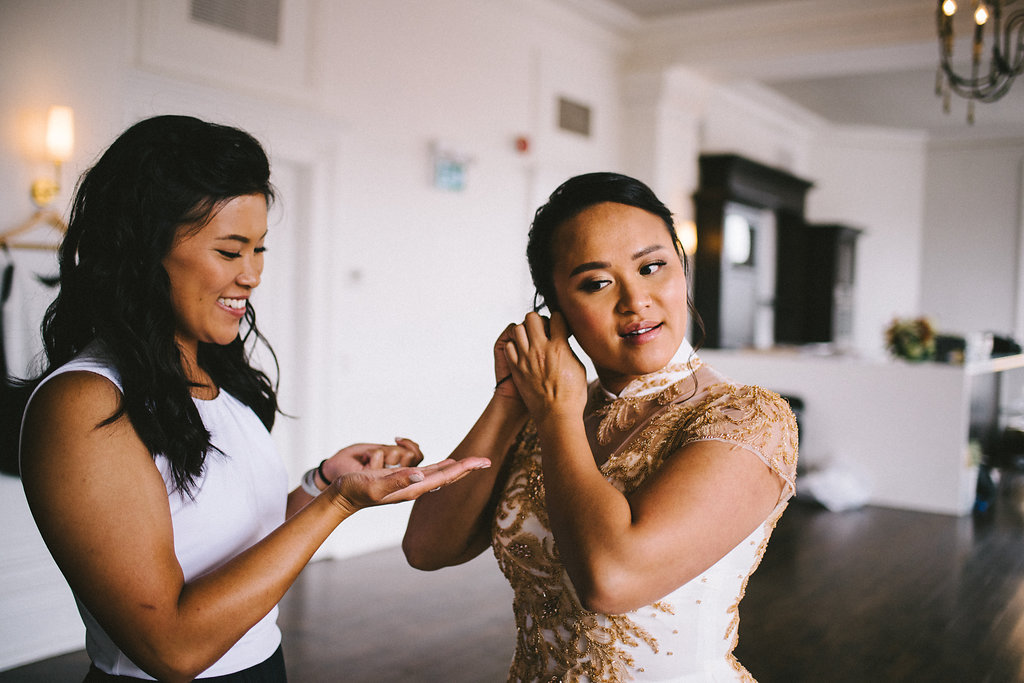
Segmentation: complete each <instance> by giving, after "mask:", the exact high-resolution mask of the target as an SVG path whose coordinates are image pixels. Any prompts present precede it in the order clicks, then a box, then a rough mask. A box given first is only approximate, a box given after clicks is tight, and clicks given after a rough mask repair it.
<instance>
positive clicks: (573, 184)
mask: <svg viewBox="0 0 1024 683" xmlns="http://www.w3.org/2000/svg"><path fill="white" fill-rule="evenodd" d="M604 202H614V203H616V204H625V205H627V206H635V207H636V208H638V209H643V210H644V211H647V212H648V213H652V214H654V215H655V216H657V217H658V218H660V219H661V220H662V222H663V223H665V229H666V230H668V234H669V236H670V237H671V238H672V245H673V247H674V248H675V250H676V254H678V255H679V259H680V260H681V261H682V263H683V273H684V274H685V275H686V281H687V283H689V282H690V264H689V260H688V259H687V258H686V256H685V254H683V248H682V246H681V245H680V243H679V237H678V235H677V234H676V226H675V222H674V221H673V220H672V212H671V211H670V210H669V209H668V207H667V206H665V204H664V203H663V202H662V201H661V200H660V199H658V197H657V196H656V195H655V194H654V192H653V191H652V190H651V188H649V187H648V186H647V185H645V184H644V183H642V182H640V181H639V180H637V179H636V178H630V177H629V176H626V175H622V174H619V173H608V172H598V173H586V174H584V175H578V176H575V177H573V178H569V180H567V181H565V182H564V183H562V184H561V185H560V186H559V187H558V188H557V189H556V190H555V191H554V192H552V193H551V196H550V197H549V198H548V201H547V203H545V204H543V205H542V206H541V207H540V208H539V209H537V212H536V213H535V214H534V217H533V224H532V225H531V226H530V235H529V239H528V241H527V244H526V260H527V262H528V263H529V265H530V277H531V278H532V279H533V286H534V287H535V288H536V293H535V294H534V297H533V308H534V310H535V311H540V310H541V309H542V308H544V307H545V306H546V307H547V308H548V309H549V310H555V311H557V310H558V297H557V296H556V294H555V284H554V280H553V273H554V268H555V258H556V257H557V254H555V253H554V244H555V237H556V234H557V232H558V228H559V227H561V226H562V225H564V224H565V223H566V222H567V221H569V220H571V219H573V218H575V217H576V216H578V215H579V214H580V213H581V212H582V211H583V210H584V209H586V208H589V207H591V206H594V205H595V204H601V203H604ZM686 308H687V310H688V311H689V313H690V320H691V321H692V323H693V329H694V336H695V337H696V338H695V339H694V343H693V346H694V348H699V347H700V344H701V342H702V341H703V340H704V336H705V332H704V321H703V320H702V319H701V317H700V314H699V313H698V312H697V308H696V307H695V306H694V304H693V297H692V296H691V295H690V292H689V290H687V293H686Z"/></svg>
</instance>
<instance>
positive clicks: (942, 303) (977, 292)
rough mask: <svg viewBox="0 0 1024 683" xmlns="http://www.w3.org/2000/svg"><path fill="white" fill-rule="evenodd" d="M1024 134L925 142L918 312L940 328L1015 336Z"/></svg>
mask: <svg viewBox="0 0 1024 683" xmlns="http://www.w3.org/2000/svg"><path fill="white" fill-rule="evenodd" d="M1022 163H1024V140H997V141H992V142H989V143H974V144H972V145H966V144H963V143H959V144H957V143H948V142H947V143H942V144H938V143H933V144H931V145H930V146H929V153H928V173H927V176H926V184H925V190H926V195H925V196H926V201H925V212H924V228H923V239H922V242H921V244H922V252H921V253H922V256H921V259H922V266H923V276H922V279H921V310H922V311H924V312H927V313H930V314H932V315H934V316H935V317H936V319H937V322H938V324H939V326H940V328H941V329H943V330H945V331H948V332H952V333H956V334H968V333H970V332H975V331H986V330H987V331H992V332H996V333H999V334H1016V335H1019V334H1021V333H1022V332H1024V330H1022V329H1021V328H1020V327H1019V326H1020V325H1021V324H1022V323H1024V321H1022V320H1017V319H1016V317H1017V316H1016V306H1018V305H1019V303H1020V301H1019V298H1020V296H1021V289H1020V284H1021V283H1020V282H1019V281H1018V277H1019V275H1018V269H1019V267H1020V266H1019V259H1020V251H1019V250H1020V230H1021V215H1020V206H1021V204H1020V198H1021V189H1022V186H1021V165H1022Z"/></svg>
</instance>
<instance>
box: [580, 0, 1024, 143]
mask: <svg viewBox="0 0 1024 683" xmlns="http://www.w3.org/2000/svg"><path fill="white" fill-rule="evenodd" d="M569 4H570V5H572V6H574V7H575V8H576V9H577V10H581V11H584V12H590V11H596V10H597V8H598V7H599V6H603V10H604V11H603V12H602V13H601V14H600V15H599V16H598V15H597V14H596V13H593V14H592V16H595V17H598V18H600V19H601V20H603V21H605V22H606V23H612V24H614V26H615V28H617V29H619V30H623V31H626V32H627V33H632V34H634V36H635V38H636V39H637V44H638V45H641V46H642V47H641V48H640V50H641V55H640V56H639V57H638V60H639V62H640V65H641V66H651V65H655V66H659V67H667V66H672V65H681V66H686V67H688V68H693V69H695V70H697V71H700V72H704V73H707V74H709V75H712V76H713V77H714V78H716V79H718V80H723V81H727V82H737V83H743V82H754V83H757V84H760V85H762V86H767V87H769V88H770V89H772V90H773V91H775V92H777V93H779V94H781V95H782V96H784V97H786V98H788V99H790V100H792V101H794V102H796V103H797V104H799V105H801V106H803V107H805V108H807V109H809V110H811V111H812V112H814V113H816V114H818V115H820V116H822V117H824V118H825V119H827V120H829V121H832V122H835V123H839V124H845V125H853V126H871V127H883V128H895V129H905V130H912V131H923V132H925V133H927V134H928V135H930V136H931V137H933V138H979V137H982V138H1003V137H1024V77H1022V78H1021V79H1020V81H1021V82H1019V83H1016V84H1015V85H1014V87H1013V88H1012V89H1011V91H1010V92H1009V93H1008V94H1007V95H1006V96H1005V97H1004V98H1003V99H1002V100H1000V101H998V102H994V103H989V104H984V103H978V104H976V105H975V107H976V109H975V124H974V125H973V126H970V125H968V124H967V122H966V111H967V104H966V101H965V100H963V99H960V98H958V97H957V96H956V95H953V96H952V99H951V111H950V113H949V114H944V113H943V111H942V101H941V98H939V97H937V96H936V94H935V81H936V71H937V66H938V41H937V37H936V28H935V12H936V5H935V0H569ZM961 4H966V0H965V2H964V3H961ZM612 15H614V16H612ZM726 26H730V27H734V28H731V29H726V28H725V27H726ZM963 28H966V27H963ZM958 30H959V31H960V34H959V35H963V34H964V33H965V31H964V30H961V27H960V26H959V25H958ZM968 50H969V48H968V47H966V46H964V47H960V46H959V45H958V48H957V53H958V54H960V55H964V54H966V53H967V52H968Z"/></svg>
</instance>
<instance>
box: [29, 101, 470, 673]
mask: <svg viewBox="0 0 1024 683" xmlns="http://www.w3.org/2000/svg"><path fill="white" fill-rule="evenodd" d="M269 174H270V169H269V163H268V160H267V157H266V154H265V153H264V151H263V149H262V147H261V146H260V145H259V143H258V142H257V141H256V140H255V139H253V138H252V137H251V136H250V135H248V134H247V133H245V132H243V131H240V130H237V129H234V128H230V127H226V126H220V125H215V124H211V123H207V122H203V121H200V120H198V119H194V118H190V117H184V116H159V117H155V118H151V119H147V120H144V121H141V122H139V123H137V124H135V125H134V126H132V127H131V128H129V129H128V130H127V131H125V132H124V133H123V134H122V135H121V136H120V137H119V138H118V139H117V140H116V141H115V142H114V143H113V144H112V145H111V146H110V148H109V149H108V150H107V151H106V152H105V153H104V154H103V155H102V157H101V158H100V159H99V161H98V162H97V163H96V165H95V166H94V167H93V168H92V169H90V170H89V171H88V172H87V173H86V174H85V175H84V176H83V178H82V180H81V182H80V185H79V187H78V190H77V192H76V197H75V201H74V205H73V207H72V211H71V217H70V222H69V229H68V233H67V236H66V238H65V240H64V242H63V244H62V245H61V248H60V267H61V275H60V276H61V288H60V293H59V295H58V297H57V299H56V300H55V301H54V303H53V305H52V306H51V307H50V309H49V311H48V312H47V316H46V319H45V322H44V326H43V336H44V344H45V348H46V353H47V360H48V367H47V369H46V371H45V372H44V373H43V375H42V380H41V381H39V382H38V386H37V387H36V389H35V392H34V394H33V396H32V398H31V399H30V400H29V403H28V406H27V409H26V412H25V417H24V421H23V427H22V434H21V451H20V457H21V469H22V479H23V482H24V487H25V492H26V495H27V497H28V501H29V505H30V506H31V509H32V513H33V515H34V517H35V519H36V523H37V524H38V526H39V529H40V532H41V533H42V536H43V539H44V540H45V541H46V543H47V546H48V547H49V549H50V552H51V553H52V554H53V557H54V559H55V560H56V562H57V565H58V566H59V567H60V569H61V571H62V572H63V573H64V575H65V577H66V578H67V580H68V583H69V584H70V586H71V588H72V590H73V592H74V594H75V597H76V599H77V601H78V603H79V606H80V611H81V614H82V618H83V621H84V622H85V624H86V627H87V635H86V647H87V650H88V652H89V655H90V658H91V659H92V663H93V665H92V667H91V669H90V671H89V673H88V674H87V676H86V680H88V681H103V680H114V677H118V678H117V680H125V678H123V677H129V678H136V679H158V680H167V681H188V680H192V679H194V678H197V677H198V678H204V677H218V678H217V680H229V681H283V680H286V678H285V671H284V664H283V657H282V654H281V651H280V640H281V636H280V631H279V630H278V628H277V624H276V605H277V603H278V601H279V600H280V599H281V596H282V595H283V594H284V592H285V591H286V590H287V589H288V587H289V586H290V585H291V584H292V582H293V581H294V580H295V578H296V577H297V576H298V574H299V572H300V571H301V570H302V568H303V566H304V565H305V564H306V562H307V561H308V560H309V559H310V557H311V556H312V555H313V553H314V552H315V551H316V549H317V548H318V547H319V546H320V544H321V543H322V542H323V541H324V540H325V539H326V538H327V537H328V535H329V534H330V533H331V532H332V531H333V530H334V528H335V527H337V526H338V524H339V523H340V522H341V521H342V520H344V519H345V518H347V517H348V516H350V515H352V514H353V513H355V512H356V511H358V510H359V509H361V508H364V507H367V506H371V505H377V504H381V503H391V502H396V501H402V500H411V499H414V498H416V497H417V496H419V495H420V494H422V493H424V492H425V491H428V490H430V489H434V488H437V487H439V486H442V485H445V484H447V483H450V482H452V481H455V480H457V479H459V478H460V477H462V476H463V475H464V474H466V473H468V472H469V471H471V470H473V469H476V468H478V467H481V466H485V465H486V464H487V463H486V462H484V461H482V460H479V459H478V460H476V461H466V462H460V463H453V462H451V461H446V462H443V463H438V464H436V465H432V466H429V467H423V468H415V465H417V464H419V462H420V461H421V460H422V455H421V454H420V452H419V449H418V447H417V446H416V444H415V443H413V442H411V441H408V440H403V439H399V440H398V441H397V442H396V444H395V445H393V446H384V445H375V444H356V445H354V446H349V447H348V448H344V449H342V450H340V451H339V452H338V453H336V454H334V455H333V456H332V457H330V458H327V459H326V460H324V461H323V462H321V464H320V466H319V467H318V468H315V469H312V470H310V471H309V472H308V473H307V474H306V476H305V477H304V478H303V481H302V485H301V486H300V487H299V488H296V489H295V490H294V491H291V492H290V493H289V492H288V487H287V476H286V473H285V470H284V467H283V465H282V463H281V462H280V460H279V458H278V457H277V454H276V453H275V451H274V448H273V444H272V442H271V440H270V434H269V430H270V429H271V427H272V426H273V423H274V417H275V414H276V412H277V400H276V396H275V388H274V385H273V384H272V383H271V382H270V381H269V379H268V378H267V376H266V375H265V374H264V373H262V372H261V371H260V370H258V369H256V368H254V367H252V366H251V365H250V363H249V352H251V350H252V345H253V344H254V343H256V342H258V341H262V337H261V336H260V334H259V332H258V330H257V328H256V323H255V314H254V312H253V308H252V304H251V302H250V300H249V296H250V294H251V293H252V291H253V290H254V289H255V288H256V286H257V285H258V284H259V282H260V274H261V271H262V268H263V252H264V246H263V244H264V239H265V237H266V233H267V205H268V202H269V201H270V200H271V199H272V198H273V190H272V187H271V185H270V181H269ZM221 677H225V678H221Z"/></svg>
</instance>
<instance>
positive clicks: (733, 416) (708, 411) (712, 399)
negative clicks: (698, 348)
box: [676, 384, 798, 500]
mask: <svg viewBox="0 0 1024 683" xmlns="http://www.w3.org/2000/svg"><path fill="white" fill-rule="evenodd" d="M701 403H703V405H702V406H701V407H700V408H698V409H697V410H695V411H693V412H691V413H689V415H688V417H689V418H690V419H688V420H686V421H685V422H686V423H687V424H683V425H680V427H681V429H680V431H679V432H677V440H676V447H677V448H680V447H682V446H685V445H686V444H688V443H693V442H696V441H723V442H726V443H729V444H734V445H737V446H741V447H743V448H746V449H747V450H749V451H751V452H753V453H754V454H755V455H757V457H759V458H760V459H761V460H762V461H763V462H764V463H765V464H766V465H767V466H768V467H770V468H771V469H772V470H773V471H774V472H776V473H777V474H778V475H779V477H781V478H782V480H783V481H784V482H785V487H784V490H783V492H782V496H781V500H787V499H789V498H790V497H791V496H792V495H793V494H794V493H795V491H796V465H797V451H798V435H797V423H796V417H795V416H794V415H793V411H792V409H791V408H790V407H789V403H788V402H787V401H786V399H784V398H782V397H781V396H780V395H779V394H777V393H775V392H774V391H769V390H768V389H764V388H762V387H758V386H746V385H735V384H720V385H716V386H713V387H709V388H708V391H707V394H706V395H705V397H704V399H703V401H701Z"/></svg>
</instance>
